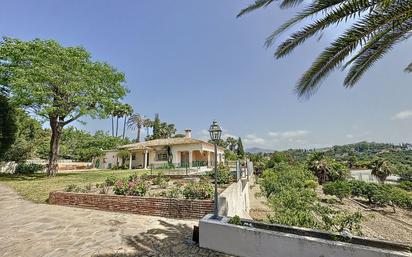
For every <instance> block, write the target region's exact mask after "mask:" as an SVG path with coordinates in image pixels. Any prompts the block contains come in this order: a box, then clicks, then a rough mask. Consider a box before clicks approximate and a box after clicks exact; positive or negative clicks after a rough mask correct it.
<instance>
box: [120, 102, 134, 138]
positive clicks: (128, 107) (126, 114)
mask: <svg viewBox="0 0 412 257" xmlns="http://www.w3.org/2000/svg"><path fill="white" fill-rule="evenodd" d="M132 113H133V107H132V106H131V105H129V104H125V105H124V112H123V115H124V116H123V119H124V120H123V133H122V139H124V138H125V136H126V123H127V117H129V116H130V115H132Z"/></svg>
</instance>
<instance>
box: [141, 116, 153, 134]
mask: <svg viewBox="0 0 412 257" xmlns="http://www.w3.org/2000/svg"><path fill="white" fill-rule="evenodd" d="M143 127H145V128H146V138H149V137H150V135H149V129H150V128H152V127H153V121H152V120H150V119H149V118H146V117H145V118H144V120H143Z"/></svg>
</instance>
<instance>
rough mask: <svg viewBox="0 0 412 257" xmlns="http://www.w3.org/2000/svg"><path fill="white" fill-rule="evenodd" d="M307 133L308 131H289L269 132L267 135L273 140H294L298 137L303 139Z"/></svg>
mask: <svg viewBox="0 0 412 257" xmlns="http://www.w3.org/2000/svg"><path fill="white" fill-rule="evenodd" d="M308 133H309V131H307V130H290V131H284V132H269V133H268V135H269V136H271V137H273V138H284V139H294V138H298V137H303V136H305V135H307V134H308Z"/></svg>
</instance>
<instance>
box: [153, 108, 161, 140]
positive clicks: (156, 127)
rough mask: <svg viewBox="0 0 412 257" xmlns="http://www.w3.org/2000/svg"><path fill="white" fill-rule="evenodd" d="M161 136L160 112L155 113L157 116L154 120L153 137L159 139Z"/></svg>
mask: <svg viewBox="0 0 412 257" xmlns="http://www.w3.org/2000/svg"><path fill="white" fill-rule="evenodd" d="M159 138H160V118H159V114H158V113H156V114H155V118H154V121H153V135H152V139H159Z"/></svg>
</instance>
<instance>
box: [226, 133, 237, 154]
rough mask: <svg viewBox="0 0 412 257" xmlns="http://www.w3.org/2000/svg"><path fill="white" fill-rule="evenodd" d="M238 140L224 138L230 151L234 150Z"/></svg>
mask: <svg viewBox="0 0 412 257" xmlns="http://www.w3.org/2000/svg"><path fill="white" fill-rule="evenodd" d="M237 142H238V140H237V139H236V138H233V137H228V138H226V143H227V145H228V148H229V150H230V151H232V152H235V151H236V146H237Z"/></svg>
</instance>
